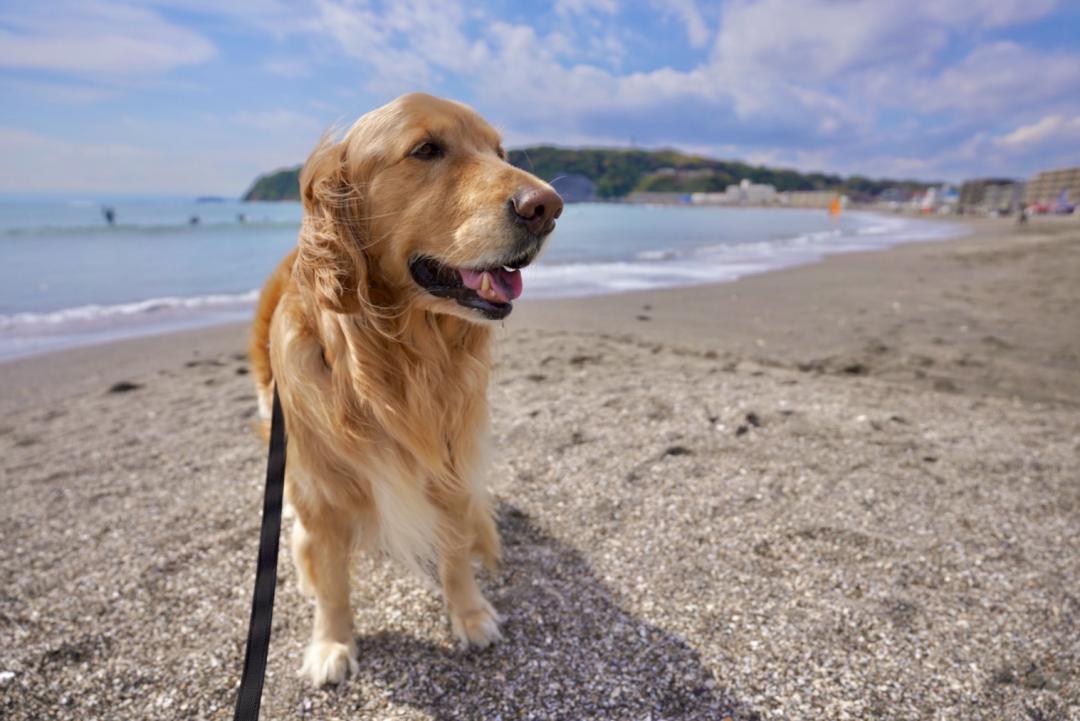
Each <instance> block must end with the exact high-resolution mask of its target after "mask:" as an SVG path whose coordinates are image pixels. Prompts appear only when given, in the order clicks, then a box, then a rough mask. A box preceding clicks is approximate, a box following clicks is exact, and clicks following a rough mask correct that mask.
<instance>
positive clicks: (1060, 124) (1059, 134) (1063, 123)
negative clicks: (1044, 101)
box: [997, 115, 1080, 151]
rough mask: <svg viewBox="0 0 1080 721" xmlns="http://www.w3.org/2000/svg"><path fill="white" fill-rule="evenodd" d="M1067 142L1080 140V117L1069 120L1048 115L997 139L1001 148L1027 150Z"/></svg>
mask: <svg viewBox="0 0 1080 721" xmlns="http://www.w3.org/2000/svg"><path fill="white" fill-rule="evenodd" d="M1066 140H1072V141H1076V140H1080V115H1077V116H1075V117H1072V118H1067V117H1065V116H1064V115H1047V116H1046V117H1045V118H1042V119H1041V120H1038V121H1037V122H1034V123H1032V124H1031V125H1021V126H1020V127H1019V128H1017V129H1016V130H1014V131H1012V132H1011V133H1008V134H1006V135H1004V136H1002V137H1000V138H998V139H997V143H998V145H1000V146H1003V147H1006V148H1010V149H1014V150H1021V151H1022V150H1027V149H1029V148H1031V147H1033V146H1040V145H1046V144H1049V143H1055V142H1063V141H1066Z"/></svg>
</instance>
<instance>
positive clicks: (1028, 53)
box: [910, 42, 1080, 113]
mask: <svg viewBox="0 0 1080 721" xmlns="http://www.w3.org/2000/svg"><path fill="white" fill-rule="evenodd" d="M914 83H915V84H914V85H913V87H912V88H911V95H910V97H911V98H912V99H913V100H915V101H916V102H917V103H918V104H919V107H920V108H922V109H924V110H941V109H953V110H960V111H965V112H966V113H987V112H1003V111H1012V112H1017V111H1021V112H1025V111H1028V109H1029V108H1031V107H1032V106H1037V105H1043V104H1045V103H1047V102H1052V101H1058V100H1064V101H1070V100H1071V101H1074V102H1075V101H1077V100H1078V99H1080V57H1078V56H1077V55H1066V54H1062V53H1054V54H1049V53H1044V52H1041V51H1038V50H1033V49H1031V48H1026V47H1023V46H1021V45H1018V44H1016V43H1013V42H996V43H991V44H988V45H983V46H981V47H977V48H975V49H974V50H973V51H972V52H971V53H970V54H969V55H967V56H966V57H965V58H964V59H963V60H961V61H960V62H959V63H957V64H955V65H953V66H951V67H948V68H946V69H945V70H943V71H942V72H941V73H940V74H939V75H938V76H937V77H934V78H930V79H929V81H927V80H926V79H918V78H917V79H914Z"/></svg>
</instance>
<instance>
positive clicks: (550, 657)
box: [358, 505, 758, 721]
mask: <svg viewBox="0 0 1080 721" xmlns="http://www.w3.org/2000/svg"><path fill="white" fill-rule="evenodd" d="M499 516H500V530H501V532H502V537H503V545H504V549H503V554H504V563H503V570H502V571H501V572H500V574H499V576H498V578H497V579H495V582H494V583H492V584H488V586H489V588H490V591H489V594H488V595H489V598H490V599H491V600H492V602H493V603H494V604H495V606H496V607H497V608H498V609H499V610H500V612H501V613H502V614H503V615H504V617H505V618H506V622H505V624H504V627H503V631H504V635H505V639H504V640H503V641H502V642H501V643H500V644H497V645H496V646H494V647H491V648H488V649H485V650H482V651H472V652H460V651H455V650H451V649H448V648H446V647H445V646H439V645H435V644H432V643H428V642H425V641H422V640H418V639H416V638H414V637H411V636H407V635H403V634H400V633H378V634H375V635H370V636H361V637H359V638H358V646H359V651H360V672H359V673H360V677H361V678H363V679H365V680H366V681H368V682H369V683H371V684H373V685H375V686H378V687H380V688H382V689H384V691H385V692H386V693H387V694H388V696H389V699H390V701H391V702H392V703H394V704H395V705H408V706H412V707H414V708H416V709H419V710H422V711H424V712H426V713H428V714H430V715H431V716H432V717H434V718H435V719H438V720H439V721H449V720H450V719H497V718H502V719H518V718H537V719H647V718H652V719H717V720H719V719H724V718H725V717H729V716H730V717H734V718H739V719H754V718H758V716H757V714H755V713H754V712H753V711H751V710H750V709H749V708H748V707H746V706H745V705H743V704H742V703H740V702H738V701H736V700H735V699H733V698H732V697H731V696H730V695H729V694H728V693H727V692H726V691H725V690H724V689H723V688H721V686H720V684H719V683H718V681H717V680H716V679H714V678H713V677H712V675H711V674H710V672H709V671H708V670H707V669H706V668H705V667H704V666H702V664H701V660H700V657H699V655H698V653H697V652H696V651H695V650H694V649H693V648H691V647H690V646H689V645H688V644H687V642H686V641H684V640H683V639H681V638H679V637H678V636H676V635H674V634H671V633H668V632H666V631H664V630H663V629H660V628H657V627H656V626H654V625H651V624H649V623H646V622H645V621H642V620H641V619H638V618H635V617H634V616H633V615H631V614H630V613H628V612H627V611H625V610H623V609H622V608H621V607H620V606H619V604H618V602H617V600H616V598H615V597H614V594H613V592H612V591H611V590H610V589H609V588H607V587H606V586H605V585H604V584H603V583H602V582H601V581H600V580H599V579H597V578H596V576H595V575H593V573H592V571H591V570H590V569H589V567H588V565H587V564H586V562H585V560H584V558H582V556H581V554H580V553H578V552H577V551H576V550H574V549H573V548H570V547H568V546H567V545H565V544H564V543H561V542H560V541H558V540H556V539H555V538H552V537H551V536H550V535H548V534H546V533H544V532H543V531H541V530H540V529H538V528H537V527H536V526H535V525H534V524H533V523H532V522H531V521H530V520H529V519H528V517H527V516H526V515H525V514H524V513H523V512H522V511H520V510H518V509H516V508H514V507H511V506H507V505H503V506H502V507H501V508H500V514H499Z"/></svg>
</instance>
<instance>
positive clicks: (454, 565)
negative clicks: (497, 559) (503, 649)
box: [439, 501, 502, 648]
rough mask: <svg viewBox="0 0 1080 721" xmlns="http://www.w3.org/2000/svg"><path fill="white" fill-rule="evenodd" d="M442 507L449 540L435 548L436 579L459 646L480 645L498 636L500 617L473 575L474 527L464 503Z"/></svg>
mask: <svg viewBox="0 0 1080 721" xmlns="http://www.w3.org/2000/svg"><path fill="white" fill-rule="evenodd" d="M455 505H456V507H455V508H445V509H443V510H442V516H443V518H442V521H443V523H444V524H445V525H446V527H447V528H448V529H449V530H450V534H449V539H450V540H449V541H448V542H446V543H444V546H443V547H442V548H441V549H440V551H439V580H440V581H441V582H442V590H443V596H444V598H445V599H446V606H447V610H448V611H449V613H450V625H451V627H452V628H453V631H454V635H456V636H457V637H458V639H459V640H460V641H461V643H462V645H463V646H469V645H472V646H478V647H480V648H483V647H485V646H488V645H489V644H491V643H493V642H495V641H498V640H499V639H500V638H502V634H501V633H499V622H500V621H501V620H502V619H501V618H500V617H499V614H498V613H496V612H495V609H494V608H493V607H492V605H491V604H490V603H488V600H487V599H486V598H484V595H483V594H482V593H481V592H480V587H479V586H478V585H477V583H476V576H475V575H474V574H473V567H472V550H473V546H474V544H475V539H474V538H473V536H474V534H475V529H474V527H473V524H472V523H471V522H470V517H469V514H468V510H467V509H468V506H469V504H468V502H467V501H463V502H462V503H460V504H455Z"/></svg>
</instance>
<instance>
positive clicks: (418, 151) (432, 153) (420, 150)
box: [409, 140, 444, 160]
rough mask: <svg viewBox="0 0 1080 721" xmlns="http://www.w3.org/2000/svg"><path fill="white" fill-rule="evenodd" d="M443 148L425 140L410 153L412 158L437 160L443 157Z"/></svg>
mask: <svg viewBox="0 0 1080 721" xmlns="http://www.w3.org/2000/svg"><path fill="white" fill-rule="evenodd" d="M443 152H444V151H443V147H442V146H441V145H439V144H438V143H436V142H434V141H432V140H425V141H424V142H422V143H420V144H419V145H417V146H416V147H415V148H413V149H412V152H411V153H409V155H410V156H412V157H414V158H418V159H420V160H435V159H436V158H441V157H442V156H443Z"/></svg>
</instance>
